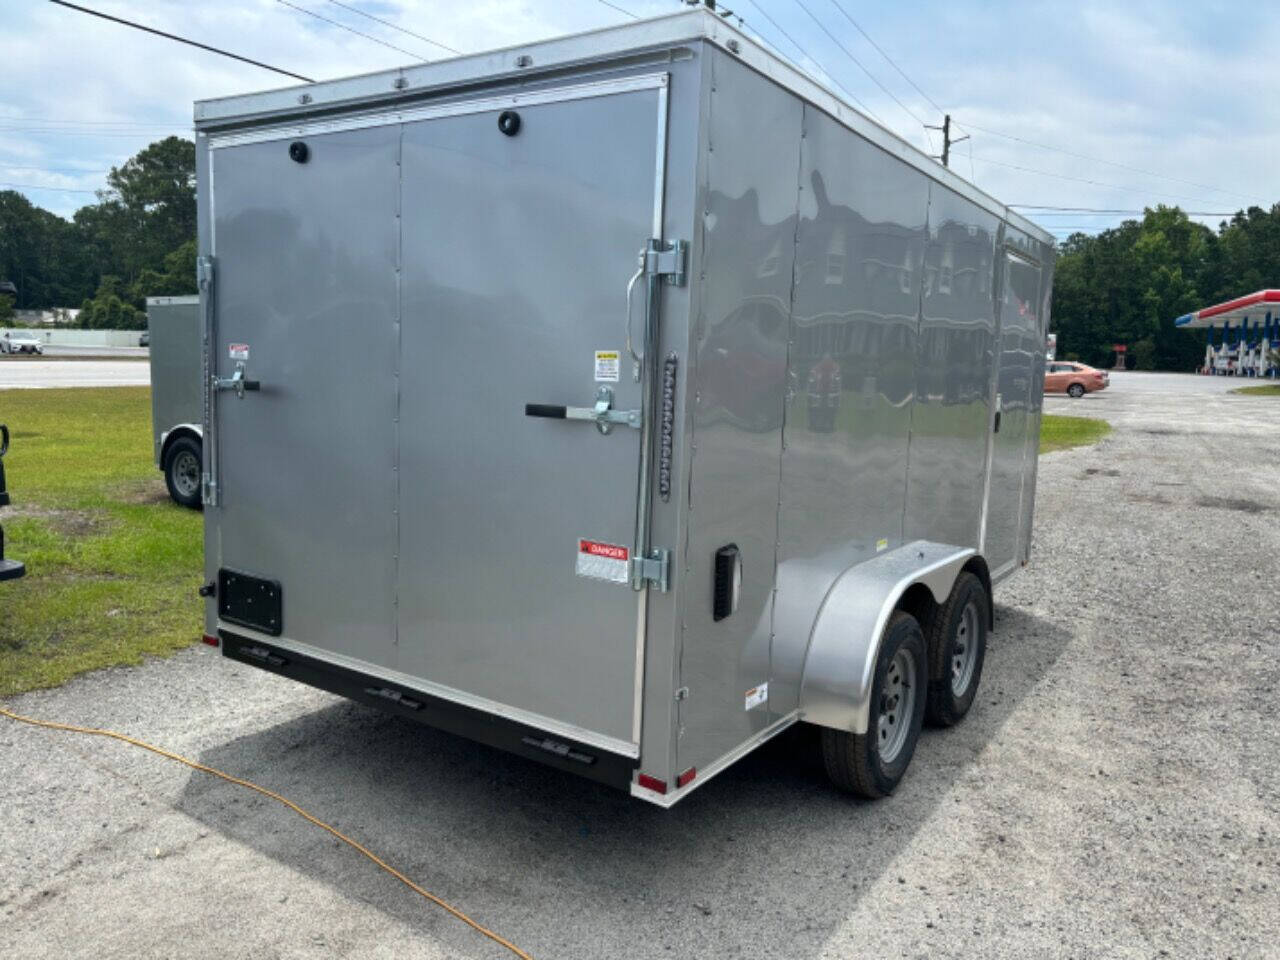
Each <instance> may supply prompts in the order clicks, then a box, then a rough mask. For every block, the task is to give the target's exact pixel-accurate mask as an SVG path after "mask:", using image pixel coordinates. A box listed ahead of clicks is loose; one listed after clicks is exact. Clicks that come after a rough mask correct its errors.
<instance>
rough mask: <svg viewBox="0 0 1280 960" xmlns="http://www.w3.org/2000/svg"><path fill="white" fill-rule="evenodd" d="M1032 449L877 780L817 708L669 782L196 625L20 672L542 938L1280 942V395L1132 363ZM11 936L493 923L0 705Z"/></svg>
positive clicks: (390, 936) (828, 957)
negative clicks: (913, 745) (638, 786)
mask: <svg viewBox="0 0 1280 960" xmlns="http://www.w3.org/2000/svg"><path fill="white" fill-rule="evenodd" d="M1050 406H1051V407H1053V408H1054V409H1060V410H1063V411H1065V412H1073V413H1082V414H1091V415H1099V416H1106V417H1107V418H1108V419H1110V420H1111V421H1112V422H1113V423H1114V425H1115V428H1116V429H1115V432H1114V433H1113V434H1112V435H1111V436H1110V437H1108V438H1107V439H1106V440H1104V441H1103V442H1102V443H1100V444H1099V445H1097V446H1095V447H1091V448H1087V449H1083V450H1077V451H1064V452H1061V453H1055V454H1051V455H1048V456H1046V457H1044V458H1042V460H1041V464H1040V483H1039V491H1038V495H1037V521H1036V522H1037V527H1036V534H1035V545H1034V553H1033V559H1032V563H1031V565H1030V566H1029V567H1028V568H1026V569H1025V570H1023V571H1022V572H1020V573H1019V574H1018V575H1016V576H1015V577H1013V578H1012V579H1011V580H1009V581H1007V582H1006V583H1005V584H1003V585H1001V587H1000V588H999V589H998V590H997V601H998V608H997V623H996V631H995V633H994V634H993V636H992V638H991V646H990V651H989V653H988V656H987V661H986V670H985V675H984V677H983V681H982V692H981V693H980V695H979V701H978V703H977V705H976V706H975V709H974V712H973V713H972V714H971V715H970V716H969V717H968V718H967V719H966V721H965V722H964V723H963V724H961V725H960V726H959V727H956V728H954V729H952V730H949V731H929V732H927V733H926V735H925V736H924V738H923V739H922V741H921V744H920V748H919V750H918V751H917V753H916V757H915V760H914V762H913V765H912V769H911V771H910V772H909V773H908V775H907V778H906V780H905V781H904V782H903V784H902V786H901V787H900V789H899V790H898V792H897V793H896V794H895V795H894V796H893V797H892V798H890V799H888V800H885V801H881V802H877V803H861V802H856V801H852V800H850V799H848V798H845V797H843V796H841V795H839V794H837V793H835V792H834V791H833V790H832V789H831V788H830V787H829V786H828V784H827V783H826V781H825V779H824V777H823V775H822V773H821V772H820V770H819V769H818V768H817V767H816V766H815V765H814V764H813V762H812V759H811V754H809V753H808V748H809V747H811V743H809V741H808V739H807V738H806V737H805V736H804V734H803V732H798V733H797V735H796V736H794V737H787V738H781V739H780V740H778V741H775V742H774V743H772V744H770V745H767V746H766V747H765V748H764V749H762V750H761V751H758V752H757V753H756V754H753V755H752V756H750V757H748V758H747V759H746V760H744V761H743V762H741V763H739V764H738V765H736V766H734V767H732V768H730V769H729V770H727V771H726V772H725V773H723V774H721V775H720V776H719V777H718V778H716V779H714V780H711V781H709V782H708V783H707V784H706V785H705V786H704V787H702V788H701V789H700V790H698V791H697V792H695V793H694V794H692V795H691V796H690V797H689V798H688V799H687V800H685V801H684V802H683V803H681V804H680V805H679V806H677V807H675V808H674V809H672V810H670V811H662V810H659V809H656V808H653V807H650V806H647V805H644V804H642V803H639V802H637V801H634V800H632V799H630V798H628V797H627V796H624V795H621V794H618V793H614V792H611V791H609V790H607V789H605V788H601V787H597V786H594V785H592V784H590V783H587V782H585V781H581V780H577V779H573V778H570V777H567V776H563V775H561V774H558V773H555V772H551V771H548V770H546V769H543V768H541V767H539V766H536V765H533V764H531V763H528V762H526V761H523V760H519V759H516V758H514V757H511V756H508V755H505V754H501V753H498V752H495V751H492V750H489V749H485V748H481V747H477V746H474V745H471V744H469V743H467V742H465V741H462V740H459V739H457V738H454V737H450V736H447V735H444V734H439V733H435V732H432V731H430V730H426V729H423V728H420V727H417V726H414V725H412V724H410V723H409V722H408V721H402V720H399V719H393V718H390V717H388V716H384V715H382V714H380V713H377V712H374V711H372V710H369V709H366V708H364V707H360V706H356V705H354V704H351V703H348V702H345V701H341V700H337V699H335V698H333V697H330V696H328V695H325V694H322V693H319V692H316V691H312V690H309V689H306V688H302V687H299V686H296V685H294V684H292V683H290V682H287V681H284V680H281V679H278V678H276V677H273V676H271V675H268V674H266V673H265V672H262V671H258V670H254V669H252V668H249V667H245V666H242V665H239V664H236V663H233V662H230V661H226V660H224V659H222V658H221V657H220V656H219V655H218V653H217V651H215V650H212V649H210V648H207V647H204V646H197V647H194V648H192V649H190V650H188V651H186V652H184V653H182V654H180V655H178V656H175V657H173V658H172V659H168V660H162V661H152V662H149V663H147V664H146V665H144V666H142V667H139V668H130V669H116V670H108V671H102V672H99V673H95V674H91V675H88V676H85V677H82V678H80V679H78V680H75V681H73V682H72V683H70V684H68V685H67V686H65V687H63V688H61V689H57V690H52V691H45V692H38V693H32V694H28V695H25V696H21V697H15V698H11V699H10V700H9V701H7V703H6V705H7V706H8V707H10V708H11V709H14V710H18V711H21V712H24V713H29V714H33V715H36V716H40V717H45V718H51V719H59V720H63V721H69V722H73V723H85V724H91V725H95V726H106V727H112V728H116V729H121V730H125V731H127V732H129V733H132V734H134V735H137V736H141V737H144V738H147V739H149V740H152V741H154V742H157V743H160V744H163V745H165V746H168V747H170V748H172V749H176V750H178V751H181V752H183V753H186V754H188V755H190V756H193V757H196V758H198V759H199V760H200V761H202V762H204V763H208V764H212V765H214V766H216V767H219V768H222V769H225V770H228V771H230V772H232V773H235V774H237V775H240V776H245V777H248V778H250V779H253V780H255V781H258V782H260V783H262V784H264V785H265V786H268V787H270V788H272V789H276V790H279V791H281V792H283V793H284V794H285V795H286V796H288V797H289V798H290V799H292V800H294V801H296V802H298V803H300V804H302V805H303V806H304V807H306V808H307V809H309V810H311V811H313V812H314V813H316V814H318V815H319V816H321V817H323V818H325V819H328V820H329V821H331V822H332V823H334V824H336V825H337V826H338V827H339V828H340V829H342V830H345V831H348V832H349V833H351V834H352V835H353V836H354V837H355V838H357V839H358V840H360V841H361V842H364V843H367V844H368V845H369V846H370V847H372V849H373V850H375V851H376V852H379V853H380V854H382V855H384V856H386V857H387V858H388V859H389V860H390V861H391V862H392V863H393V864H394V865H395V866H397V867H398V868H400V869H402V870H404V871H405V872H406V873H407V874H408V875H409V876H410V877H412V878H414V879H415V880H417V881H418V882H420V883H422V884H424V885H425V886H426V887H427V888H428V889H430V890H431V891H433V892H435V893H436V894H439V895H440V896H442V897H444V898H446V899H447V900H449V901H450V902H452V903H454V904H456V905H457V906H459V907H461V908H462V909H464V910H466V911H467V912H468V913H470V914H472V915H473V916H474V917H475V918H476V919H477V920H479V921H480V922H482V923H484V924H486V925H488V926H490V927H492V928H494V929H495V930H497V931H499V932H500V933H502V934H503V935H504V936H506V937H508V938H510V939H511V940H513V941H514V942H515V943H517V944H519V945H520V946H521V947H523V948H524V949H526V950H528V951H529V952H530V953H531V954H532V955H533V956H534V957H537V958H539V960H550V958H590V960H599V958H624V957H625V958H632V957H698V958H721V957H725V958H728V957H737V958H755V957H780V958H781V957H785V958H788V960H820V958H821V960H836V958H841V960H844V958H857V957H921V958H924V957H927V958H948V957H955V958H960V957H965V958H973V957H1007V958H1019V960H1021V958H1026V957H1076V958H1112V957H1134V958H1139V957H1140V958H1149V957H1162V956H1171V957H1219V958H1225V957H1235V958H1274V957H1276V955H1277V952H1276V944H1277V943H1280V777H1277V773H1276V771H1277V769H1280V725H1277V723H1276V722H1275V704H1276V697H1277V693H1278V692H1280V656H1277V654H1278V653H1280V651H1278V650H1277V645H1278V642H1277V637H1278V636H1280V607H1277V605H1276V602H1275V589H1274V588H1275V570H1276V558H1277V556H1280V524H1277V522H1276V521H1277V516H1280V514H1278V513H1277V511H1280V443H1277V441H1276V433H1275V431H1276V423H1277V420H1278V416H1280V401H1276V400H1271V399H1267V398H1254V397H1236V396H1230V395H1227V394H1223V393H1222V392H1221V391H1220V390H1219V389H1218V385H1217V384H1216V383H1214V382H1212V381H1205V380H1197V379H1195V378H1180V379H1177V378H1175V380H1170V381H1164V380H1161V379H1159V378H1157V377H1154V376H1144V375H1141V374H1135V375H1119V376H1117V377H1116V381H1115V386H1114V387H1113V388H1112V389H1111V390H1108V391H1106V392H1104V393H1101V394H1098V395H1096V396H1092V397H1088V398H1085V399H1084V400H1081V401H1070V400H1066V399H1054V400H1052V401H1050ZM0 838H3V839H2V840H0V955H4V956H14V957H23V958H31V960H42V958H55V957H57V958H62V957H93V958H144V957H156V958H158V957H171V956H183V957H190V958H197V960H203V958H209V960H214V958H217V960H226V958H240V957H243V958H250V957H252V958H261V957H271V958H295V957H296V958H301V957H313V956H335V957H344V958H355V960H373V958H379V960H380V958H396V960H407V958H412V960H417V958H444V957H450V958H452V957H468V958H497V957H502V956H507V955H506V954H505V953H504V952H503V951H501V950H500V949H499V948H497V947H495V946H494V945H493V944H491V943H489V942H487V941H485V940H483V939H481V938H480V937H479V936H478V935H477V934H476V933H475V932H474V931H472V930H470V929H469V928H467V927H465V926H464V925H462V924H461V923H459V922H458V921H457V920H455V919H454V918H452V917H450V916H448V915H447V914H445V913H444V912H443V911H441V910H440V909H438V908H436V907H434V906H432V905H430V904H428V903H425V902H424V901H422V900H421V899H419V898H417V897H416V896H415V895H413V894H412V893H410V892H409V891H408V890H406V889H405V888H404V887H402V886H401V885H399V884H398V883H396V882H395V881H394V880H392V879H390V878H389V877H387V876H386V875H385V874H382V873H381V872H379V871H377V870H376V869H375V868H373V867H372V865H370V864H369V863H368V862H366V861H364V860H363V859H361V858H360V857H358V856H357V855H355V854H354V853H353V852H352V851H350V850H349V849H347V848H345V847H342V846H340V845H339V844H338V842H337V841H335V840H334V839H333V838H332V837H330V836H328V835H327V834H325V833H322V832H321V831H319V830H318V829H316V828H315V827H313V826H311V825H309V824H307V823H305V822H304V821H302V820H301V819H300V818H298V817H297V816H296V815H294V814H292V813H290V812H289V811H287V810H285V809H283V808H282V807H280V806H279V805H278V804H276V803H274V802H272V801H269V800H267V799H265V798H263V797H259V796H257V795H253V794H249V793H247V792H245V791H244V790H242V789H240V788H237V787H234V786H231V785H229V784H226V783H223V782H221V781H217V780H214V779H212V778H210V777H208V776H207V775H205V774H201V773H196V772H193V771H191V770H188V769H186V768H184V767H180V766H178V765H176V764H172V763H169V762H167V761H164V760H162V759H160V758H157V757H155V756H152V755H150V754H147V753H144V752H142V751H138V750H136V749H134V748H131V747H128V746H125V745H121V744H118V743H114V742H109V741H99V740H96V739H89V738H83V737H73V736H71V735H69V734H63V733H55V732H49V731H43V730H32V729H29V728H25V727H17V726H14V725H11V724H9V723H7V722H6V721H4V720H0Z"/></svg>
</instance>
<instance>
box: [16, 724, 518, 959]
mask: <svg viewBox="0 0 1280 960" xmlns="http://www.w3.org/2000/svg"><path fill="white" fill-rule="evenodd" d="M0 715H3V716H6V717H8V718H9V719H10V720H16V721H18V722H19V723H28V724H30V725H31V726H33V727H45V728H47V729H49V730H66V731H69V732H71V733H87V734H91V735H93V736H95V737H110V738H111V739H112V740H119V741H121V742H123V743H129V744H132V745H133V746H135V747H141V748H142V749H143V750H150V751H151V752H152V753H157V754H159V755H160V756H162V757H166V758H168V759H170V760H176V761H177V762H178V763H182V764H185V765H187V766H188V767H190V768H191V769H192V770H201V771H203V772H204V773H209V774H212V775H213V776H215V777H220V778H221V779H223V780H226V781H227V782H228V783H234V784H236V785H237V786H241V787H245V788H246V789H248V790H252V791H254V792H255V793H260V794H262V795H263V796H264V797H270V798H271V799H272V800H275V801H276V802H278V803H282V804H284V805H285V806H286V807H288V808H289V809H290V810H292V811H293V812H294V813H296V814H297V815H298V816H300V817H302V819H304V820H307V821H309V822H311V823H314V824H315V825H316V826H317V827H319V828H320V829H322V830H327V831H329V833H331V834H333V835H334V836H335V837H337V838H338V839H339V840H341V841H342V842H343V843H345V844H346V845H347V846H349V847H351V848H352V849H353V850H355V851H356V852H357V853H361V854H363V855H364V856H366V857H368V858H369V859H370V860H372V861H373V862H374V863H376V864H377V865H378V866H380V867H381V868H382V869H383V870H385V871H387V873H389V874H391V875H392V876H393V877H395V878H396V879H397V880H399V881H400V882H401V883H403V884H404V885H405V886H406V887H408V888H409V889H410V890H412V891H413V892H414V893H416V894H418V895H419V896H421V897H424V898H426V899H427V900H430V901H431V902H432V903H434V904H435V905H436V906H437V907H441V908H443V909H445V910H447V911H449V913H451V914H453V915H454V916H455V917H457V918H458V919H459V920H461V921H462V922H463V923H465V924H466V925H467V926H469V927H471V928H472V929H473V930H475V931H476V932H477V933H482V934H484V935H485V936H486V937H488V938H489V939H490V940H492V941H493V942H494V943H497V944H501V945H502V946H504V947H506V948H507V949H508V950H510V951H511V952H512V953H513V954H515V955H516V956H517V957H519V958H520V960H533V958H532V957H530V956H529V954H527V953H525V952H524V951H523V950H521V949H520V948H519V947H517V946H516V945H515V944H514V943H512V942H511V941H510V940H507V939H505V938H503V937H501V936H499V935H498V934H496V933H494V932H493V931H492V930H490V929H489V928H488V927H484V926H481V925H480V924H478V923H476V921H474V920H472V919H471V918H470V917H468V916H467V915H466V914H465V913H463V912H462V911H461V910H459V909H458V908H457V907H454V906H451V905H450V904H448V903H445V901H443V900H441V899H440V898H439V897H437V896H436V895H435V894H434V893H431V892H430V891H428V890H424V889H423V888H422V887H420V886H418V885H417V884H416V883H414V882H413V881H412V880H410V879H409V878H408V877H406V876H405V875H404V874H403V873H401V872H400V871H399V870H397V869H396V868H395V867H393V866H391V865H390V864H389V863H387V862H386V861H385V860H383V859H382V858H381V857H379V856H378V855H377V854H375V853H373V852H371V851H370V850H368V849H367V848H365V847H363V846H361V845H360V844H358V843H356V842H355V841H354V840H352V839H351V838H350V837H348V836H346V835H345V834H343V833H342V832H340V831H339V830H337V829H336V828H335V827H331V826H329V824H327V823H325V822H324V821H323V820H320V819H319V818H317V817H313V816H312V815H311V814H309V813H307V811H305V810H303V809H302V808H301V807H300V806H298V805H297V804H296V803H294V802H293V801H292V800H286V799H285V798H284V797H282V796H280V794H278V793H275V792H273V791H271V790H268V789H267V788H266V787H260V786H258V785H257V784H256V783H253V782H251V781H249V780H241V779H240V778H239V777H233V776H231V774H229V773H223V772H222V771H221V770H217V769H215V768H214V767H208V766H205V765H204V764H203V763H197V762H196V761H195V760H189V759H188V758H186V757H184V756H182V755H181V754H177V753H172V752H171V751H169V750H165V749H164V748H162V747H157V746H155V745H154V744H151V743H147V742H146V741H145V740H135V739H134V738H133V737H130V736H126V735H125V734H123V733H116V732H115V731H114V730H98V729H96V728H94V727H77V726H73V725H72V724H69V723H53V722H52V721H49V720H37V719H35V718H34V717H24V716H22V715H21V714H18V713H14V712H13V711H11V710H6V709H5V708H4V707H0Z"/></svg>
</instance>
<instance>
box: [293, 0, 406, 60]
mask: <svg viewBox="0 0 1280 960" xmlns="http://www.w3.org/2000/svg"><path fill="white" fill-rule="evenodd" d="M276 3H280V4H283V5H284V6H286V7H288V8H289V9H290V10H297V11H298V12H299V13H305V14H306V15H307V16H308V17H315V18H316V19H317V20H320V21H323V22H324V23H327V24H329V25H330V26H332V27H337V28H338V29H339V30H345V31H347V33H354V34H355V35H356V36H357V37H364V38H365V39H366V40H372V41H373V42H374V43H376V44H379V45H381V46H384V47H387V48H389V49H391V50H395V51H397V52H399V53H403V54H404V55H405V56H406V57H413V58H414V59H415V60H421V61H422V62H423V63H430V61H429V60H428V59H427V58H426V57H424V56H421V55H420V54H417V53H410V52H409V51H408V50H406V49H404V48H403V47H397V46H396V45H395V44H394V43H387V41H385V40H379V39H378V38H377V37H375V36H373V35H372V34H369V33H362V32H361V31H359V30H357V29H356V28H355V27H348V26H347V25H346V24H345V23H340V22H339V21H337V20H330V19H329V18H328V17H322V16H321V15H320V14H318V13H316V12H315V11H313V10H308V9H307V8H306V7H299V6H295V5H294V4H292V3H290V2H289V0H276Z"/></svg>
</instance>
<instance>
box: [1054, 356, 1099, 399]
mask: <svg viewBox="0 0 1280 960" xmlns="http://www.w3.org/2000/svg"><path fill="white" fill-rule="evenodd" d="M1110 382H1111V378H1110V377H1109V376H1108V375H1107V372H1106V371H1105V370H1096V369H1094V368H1093V367H1090V366H1086V365H1085V364H1083V363H1073V362H1071V361H1068V360H1053V361H1050V363H1049V364H1048V366H1046V367H1045V369H1044V392H1045V393H1065V394H1068V395H1069V396H1072V397H1083V396H1084V395H1085V394H1086V393H1092V392H1093V391H1095V390H1105V389H1107V385H1108V384H1109V383H1110Z"/></svg>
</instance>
